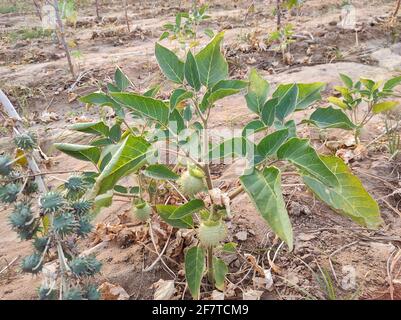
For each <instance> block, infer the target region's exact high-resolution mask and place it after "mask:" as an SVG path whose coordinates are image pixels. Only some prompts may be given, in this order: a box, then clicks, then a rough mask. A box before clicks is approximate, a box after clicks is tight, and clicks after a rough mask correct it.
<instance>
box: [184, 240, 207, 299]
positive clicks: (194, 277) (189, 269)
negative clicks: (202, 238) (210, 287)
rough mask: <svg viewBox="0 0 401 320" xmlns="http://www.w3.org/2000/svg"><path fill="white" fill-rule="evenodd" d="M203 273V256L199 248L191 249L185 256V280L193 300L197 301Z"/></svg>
mask: <svg viewBox="0 0 401 320" xmlns="http://www.w3.org/2000/svg"><path fill="white" fill-rule="evenodd" d="M204 272H205V254H204V252H203V249H202V248H200V247H192V248H191V249H189V250H188V251H187V253H186V254H185V278H186V279H187V283H188V288H189V291H190V292H191V294H192V297H193V298H194V299H195V300H198V299H199V295H200V285H201V281H202V278H203V273H204Z"/></svg>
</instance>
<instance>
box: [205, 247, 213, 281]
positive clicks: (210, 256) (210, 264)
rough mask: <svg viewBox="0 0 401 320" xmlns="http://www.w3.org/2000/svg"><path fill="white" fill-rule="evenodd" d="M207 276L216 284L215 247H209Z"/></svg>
mask: <svg viewBox="0 0 401 320" xmlns="http://www.w3.org/2000/svg"><path fill="white" fill-rule="evenodd" d="M207 278H208V280H209V282H210V283H211V284H214V268H213V247H209V248H207Z"/></svg>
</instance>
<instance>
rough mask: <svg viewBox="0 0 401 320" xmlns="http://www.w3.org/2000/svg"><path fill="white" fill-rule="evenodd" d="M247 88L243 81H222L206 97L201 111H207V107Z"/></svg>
mask: <svg viewBox="0 0 401 320" xmlns="http://www.w3.org/2000/svg"><path fill="white" fill-rule="evenodd" d="M246 86H247V83H246V82H245V81H241V80H221V81H219V82H217V83H216V84H215V85H214V86H213V88H212V89H211V90H209V91H208V92H207V93H206V94H205V95H204V97H203V100H202V106H201V110H202V111H205V110H206V108H207V107H209V106H210V105H212V104H213V103H215V102H216V101H217V100H220V99H223V98H225V97H228V96H231V95H233V94H236V93H238V92H240V90H241V89H243V88H245V87H246Z"/></svg>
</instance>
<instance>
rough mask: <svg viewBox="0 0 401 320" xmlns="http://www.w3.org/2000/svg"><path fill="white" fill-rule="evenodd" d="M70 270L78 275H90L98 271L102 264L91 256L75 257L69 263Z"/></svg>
mask: <svg viewBox="0 0 401 320" xmlns="http://www.w3.org/2000/svg"><path fill="white" fill-rule="evenodd" d="M69 265H70V268H71V271H72V272H73V273H74V274H75V275H76V276H78V277H90V276H93V275H95V274H96V273H98V272H99V271H100V268H101V266H102V264H101V263H100V262H99V261H98V260H96V258H95V257H93V256H87V257H77V258H74V259H72V260H71V262H70V263H69Z"/></svg>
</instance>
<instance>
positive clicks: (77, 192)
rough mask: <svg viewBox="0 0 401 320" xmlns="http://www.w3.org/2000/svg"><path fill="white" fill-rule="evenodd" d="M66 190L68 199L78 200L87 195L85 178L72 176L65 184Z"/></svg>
mask: <svg viewBox="0 0 401 320" xmlns="http://www.w3.org/2000/svg"><path fill="white" fill-rule="evenodd" d="M64 188H65V189H66V190H67V194H66V197H67V198H68V199H77V198H80V197H81V196H82V195H83V194H84V193H85V191H86V189H87V183H86V181H85V180H84V178H83V177H80V176H71V177H69V178H68V180H67V181H66V182H65V183H64Z"/></svg>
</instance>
